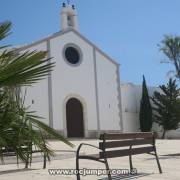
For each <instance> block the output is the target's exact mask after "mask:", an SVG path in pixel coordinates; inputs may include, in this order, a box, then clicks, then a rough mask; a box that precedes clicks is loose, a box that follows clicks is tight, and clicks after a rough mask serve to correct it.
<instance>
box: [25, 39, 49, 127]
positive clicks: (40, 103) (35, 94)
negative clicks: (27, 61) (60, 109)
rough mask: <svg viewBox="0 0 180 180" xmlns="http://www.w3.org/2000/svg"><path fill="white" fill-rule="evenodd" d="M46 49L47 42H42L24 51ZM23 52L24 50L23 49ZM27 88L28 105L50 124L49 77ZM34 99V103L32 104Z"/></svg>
mask: <svg viewBox="0 0 180 180" xmlns="http://www.w3.org/2000/svg"><path fill="white" fill-rule="evenodd" d="M35 50H37V51H46V50H47V43H46V42H42V43H40V44H37V45H35V46H33V47H30V48H28V49H26V50H24V51H30V52H31V51H35ZM22 52H23V51H22ZM25 89H26V93H27V94H26V101H25V102H26V106H30V110H32V111H36V112H37V113H36V114H37V115H38V116H41V117H43V118H44V119H42V121H43V122H45V123H46V124H48V125H49V102H48V80H47V78H46V79H44V80H41V81H39V82H38V83H35V84H33V85H32V86H31V87H24V88H23V92H24V91H25ZM32 101H34V103H33V104H32Z"/></svg>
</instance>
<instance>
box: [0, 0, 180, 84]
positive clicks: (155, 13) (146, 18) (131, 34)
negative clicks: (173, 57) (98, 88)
mask: <svg viewBox="0 0 180 180" xmlns="http://www.w3.org/2000/svg"><path fill="white" fill-rule="evenodd" d="M62 2H63V1H62V0H61V1H60V0H1V1H0V21H1V22H2V21H4V20H10V21H11V22H12V23H13V28H12V32H13V34H12V35H11V36H10V37H9V38H8V39H6V41H5V42H6V43H8V44H11V45H21V44H27V43H31V42H32V41H36V40H39V39H41V38H43V37H46V36H47V35H50V34H53V33H55V32H57V31H59V30H60V8H61V3H62ZM71 2H72V3H74V4H75V6H76V9H77V12H78V20H79V27H80V33H82V35H84V36H86V37H87V38H88V39H89V40H90V41H92V42H93V43H94V44H96V45H97V46H98V47H99V48H101V49H102V50H103V51H104V52H106V53H107V54H108V55H109V56H111V57H112V58H113V59H115V60H116V61H117V62H118V63H120V64H121V71H120V76H121V81H123V82H133V83H134V84H141V83H142V75H143V74H144V75H145V77H146V81H147V84H148V85H152V86H158V85H160V84H162V83H166V82H167V76H166V73H167V72H168V71H169V70H171V69H173V66H172V65H170V64H161V63H160V61H161V60H162V59H164V56H163V54H162V53H161V52H159V49H158V46H157V44H158V43H160V41H161V40H162V39H163V36H164V35H165V34H172V35H180V10H179V8H180V0H71Z"/></svg>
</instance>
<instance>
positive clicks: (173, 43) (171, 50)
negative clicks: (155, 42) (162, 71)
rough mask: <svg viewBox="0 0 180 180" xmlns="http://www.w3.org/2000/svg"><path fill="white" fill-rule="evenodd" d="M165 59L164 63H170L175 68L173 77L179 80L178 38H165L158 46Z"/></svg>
mask: <svg viewBox="0 0 180 180" xmlns="http://www.w3.org/2000/svg"><path fill="white" fill-rule="evenodd" d="M160 51H162V52H163V53H164V54H165V56H166V57H167V59H166V60H165V61H164V62H168V63H172V64H173V65H174V68H175V76H176V78H178V79H179V80H180V36H170V35H169V36H167V35H166V36H165V37H164V39H163V40H162V41H161V44H160Z"/></svg>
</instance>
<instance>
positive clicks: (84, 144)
mask: <svg viewBox="0 0 180 180" xmlns="http://www.w3.org/2000/svg"><path fill="white" fill-rule="evenodd" d="M82 146H90V147H94V148H96V149H99V147H97V146H94V145H92V144H87V143H81V144H80V145H79V147H78V149H77V153H76V155H77V156H79V152H80V150H81V147H82Z"/></svg>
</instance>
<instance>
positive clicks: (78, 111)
mask: <svg viewBox="0 0 180 180" xmlns="http://www.w3.org/2000/svg"><path fill="white" fill-rule="evenodd" d="M66 122H67V136H68V137H84V121H83V106H82V104H81V102H80V101H79V100H78V99H76V98H71V99H69V100H68V101H67V103H66Z"/></svg>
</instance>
